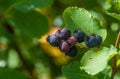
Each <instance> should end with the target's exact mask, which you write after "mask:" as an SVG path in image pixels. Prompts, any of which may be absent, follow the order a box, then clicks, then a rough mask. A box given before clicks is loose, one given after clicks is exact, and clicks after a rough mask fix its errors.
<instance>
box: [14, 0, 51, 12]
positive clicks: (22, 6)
mask: <svg viewBox="0 0 120 79" xmlns="http://www.w3.org/2000/svg"><path fill="white" fill-rule="evenodd" d="M52 3H53V0H34V1H33V0H24V1H21V2H19V3H17V4H15V6H14V7H15V8H16V9H17V10H20V11H22V12H28V11H30V10H33V9H35V8H44V7H47V6H50V5H51V4H52Z"/></svg>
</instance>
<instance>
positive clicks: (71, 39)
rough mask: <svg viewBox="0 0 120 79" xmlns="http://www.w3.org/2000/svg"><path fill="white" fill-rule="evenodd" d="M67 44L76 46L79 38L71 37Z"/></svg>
mask: <svg viewBox="0 0 120 79" xmlns="http://www.w3.org/2000/svg"><path fill="white" fill-rule="evenodd" d="M67 42H68V43H69V44H70V45H75V44H76V43H77V38H76V37H74V36H71V37H69V38H68V40H67Z"/></svg>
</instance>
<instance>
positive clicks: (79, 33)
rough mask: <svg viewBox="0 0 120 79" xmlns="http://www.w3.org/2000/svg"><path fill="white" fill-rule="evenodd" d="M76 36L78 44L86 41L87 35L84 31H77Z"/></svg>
mask: <svg viewBox="0 0 120 79" xmlns="http://www.w3.org/2000/svg"><path fill="white" fill-rule="evenodd" d="M74 36H75V37H76V38H77V39H78V42H80V43H81V42H83V41H84V37H85V33H84V32H83V31H75V32H74Z"/></svg>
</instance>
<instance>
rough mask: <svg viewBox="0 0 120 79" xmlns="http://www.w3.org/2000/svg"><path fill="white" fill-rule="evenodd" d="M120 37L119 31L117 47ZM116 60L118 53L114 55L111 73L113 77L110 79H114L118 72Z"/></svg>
mask: <svg viewBox="0 0 120 79" xmlns="http://www.w3.org/2000/svg"><path fill="white" fill-rule="evenodd" d="M119 39H120V32H119V33H118V36H117V39H116V43H115V48H117V47H118V43H119ZM116 62H117V57H116V55H115V56H114V57H113V66H112V74H111V78H110V79H114V76H115V74H116V72H117V70H118V69H117V66H116Z"/></svg>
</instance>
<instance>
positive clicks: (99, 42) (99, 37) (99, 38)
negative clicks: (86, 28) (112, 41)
mask: <svg viewBox="0 0 120 79" xmlns="http://www.w3.org/2000/svg"><path fill="white" fill-rule="evenodd" d="M96 38H97V40H98V44H97V45H100V44H101V43H102V37H101V36H99V35H96Z"/></svg>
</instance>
